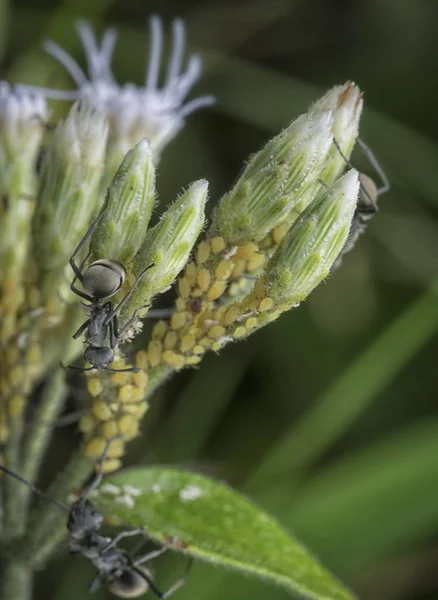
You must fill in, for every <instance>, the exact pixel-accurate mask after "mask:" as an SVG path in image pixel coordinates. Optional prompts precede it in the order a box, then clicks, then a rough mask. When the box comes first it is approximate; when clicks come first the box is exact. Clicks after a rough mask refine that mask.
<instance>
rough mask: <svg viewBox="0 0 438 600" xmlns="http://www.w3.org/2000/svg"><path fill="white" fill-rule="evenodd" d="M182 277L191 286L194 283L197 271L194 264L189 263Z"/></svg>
mask: <svg viewBox="0 0 438 600" xmlns="http://www.w3.org/2000/svg"><path fill="white" fill-rule="evenodd" d="M184 275H185V276H186V277H187V279H188V280H189V283H190V284H192V285H193V284H194V283H195V282H196V278H197V276H198V270H197V268H196V265H195V263H193V262H191V263H189V264H188V265H187V267H186V270H185V271H184Z"/></svg>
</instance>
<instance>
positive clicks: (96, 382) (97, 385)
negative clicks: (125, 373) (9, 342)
mask: <svg viewBox="0 0 438 600" xmlns="http://www.w3.org/2000/svg"><path fill="white" fill-rule="evenodd" d="M120 374H121V373H120ZM113 377H114V376H113ZM87 388H88V391H89V392H90V394H91V395H92V396H94V397H96V396H99V395H100V394H101V393H102V391H103V386H102V382H101V380H100V379H99V378H98V377H90V379H89V380H88V384H87Z"/></svg>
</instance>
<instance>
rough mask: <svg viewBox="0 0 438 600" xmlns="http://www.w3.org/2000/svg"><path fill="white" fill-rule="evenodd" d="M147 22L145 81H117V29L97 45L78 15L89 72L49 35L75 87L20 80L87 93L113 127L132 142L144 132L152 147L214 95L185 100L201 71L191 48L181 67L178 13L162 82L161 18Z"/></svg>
mask: <svg viewBox="0 0 438 600" xmlns="http://www.w3.org/2000/svg"><path fill="white" fill-rule="evenodd" d="M149 25H150V40H151V42H150V50H149V59H148V61H147V71H146V77H145V85H144V87H140V86H137V85H134V84H133V83H125V84H123V85H119V84H118V83H117V82H116V81H115V79H114V76H113V74H112V71H111V62H112V57H113V52H114V47H115V43H116V37H117V34H116V32H115V31H114V30H113V29H108V30H107V31H106V32H105V33H104V35H103V37H102V40H101V43H100V45H99V44H98V42H97V39H96V36H95V34H94V32H93V30H92V29H91V27H90V25H89V24H88V23H86V22H84V21H80V22H79V23H78V25H77V29H78V32H79V36H80V38H81V41H82V44H83V47H84V51H85V55H86V60H87V73H85V72H84V71H83V70H82V69H81V67H80V66H79V65H78V63H77V62H76V61H75V60H74V59H73V58H72V57H71V56H70V54H68V53H67V52H66V51H65V50H64V49H63V48H61V47H60V46H58V44H55V43H54V42H52V41H47V42H46V43H45V44H44V47H45V49H46V51H47V52H48V53H49V54H50V55H51V56H53V57H54V58H55V59H56V60H57V61H58V62H60V63H61V64H62V65H63V66H64V67H65V69H66V70H67V71H68V73H69V74H70V75H71V77H72V79H73V80H74V82H75V83H76V85H77V89H76V90H56V89H51V88H38V87H34V86H20V87H21V89H25V90H26V91H27V92H38V93H39V94H42V95H44V96H46V97H48V98H54V99H58V100H78V99H83V98H87V99H88V101H89V102H90V103H91V104H92V105H94V106H95V107H96V108H100V109H103V110H105V111H106V112H107V114H108V116H109V118H110V123H111V129H112V133H113V135H114V136H116V137H122V138H123V137H127V138H129V140H130V142H131V143H132V144H135V143H136V142H138V141H139V140H140V139H141V138H142V137H147V138H149V140H150V143H151V145H152V147H153V149H154V151H155V152H160V151H161V150H162V149H163V148H164V146H165V145H166V144H167V143H168V142H169V141H170V140H171V139H172V138H174V137H175V136H176V134H177V133H178V132H179V131H180V130H181V129H182V128H183V126H184V122H185V118H186V117H187V116H188V115H190V114H191V113H193V112H194V111H196V110H198V109H199V108H202V107H204V106H209V105H211V104H212V103H213V102H214V98H213V96H201V97H199V98H195V99H194V100H191V101H189V102H185V99H186V97H187V95H188V94H189V92H190V90H191V88H192V87H193V85H194V84H195V83H196V81H197V80H198V79H199V77H200V75H201V71H202V63H201V58H200V56H199V55H197V54H192V55H191V56H190V57H189V59H188V61H187V65H186V67H185V69H184V68H183V61H184V49H185V26H184V22H183V21H182V20H181V19H176V20H175V21H174V22H173V23H172V40H173V42H172V52H171V56H170V59H169V63H168V66H167V71H166V74H165V77H164V83H163V85H162V86H161V87H160V72H161V70H162V69H161V66H162V65H161V63H162V54H163V39H164V34H163V24H162V21H161V19H160V18H159V17H157V16H153V17H151V19H150V21H149Z"/></svg>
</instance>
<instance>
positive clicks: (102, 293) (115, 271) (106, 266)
mask: <svg viewBox="0 0 438 600" xmlns="http://www.w3.org/2000/svg"><path fill="white" fill-rule="evenodd" d="M125 277H126V270H125V267H124V266H123V265H122V263H120V262H119V261H118V260H112V259H109V258H102V259H100V260H96V261H94V262H93V263H91V265H90V266H89V267H88V268H87V270H86V271H85V273H84V274H83V276H82V287H83V288H84V290H85V291H86V292H87V294H90V296H92V297H93V298H99V299H102V298H109V297H110V296H113V295H114V294H115V293H116V292H117V291H118V290H119V289H120V288H121V286H122V285H123V282H124V281H125Z"/></svg>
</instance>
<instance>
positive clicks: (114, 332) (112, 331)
mask: <svg viewBox="0 0 438 600" xmlns="http://www.w3.org/2000/svg"><path fill="white" fill-rule="evenodd" d="M108 328H109V336H110V347H111V348H112V349H113V350H114V348H115V347H116V344H117V338H118V337H119V323H118V320H117V315H114V318H113V320H112V321H110V322H109V323H108Z"/></svg>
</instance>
